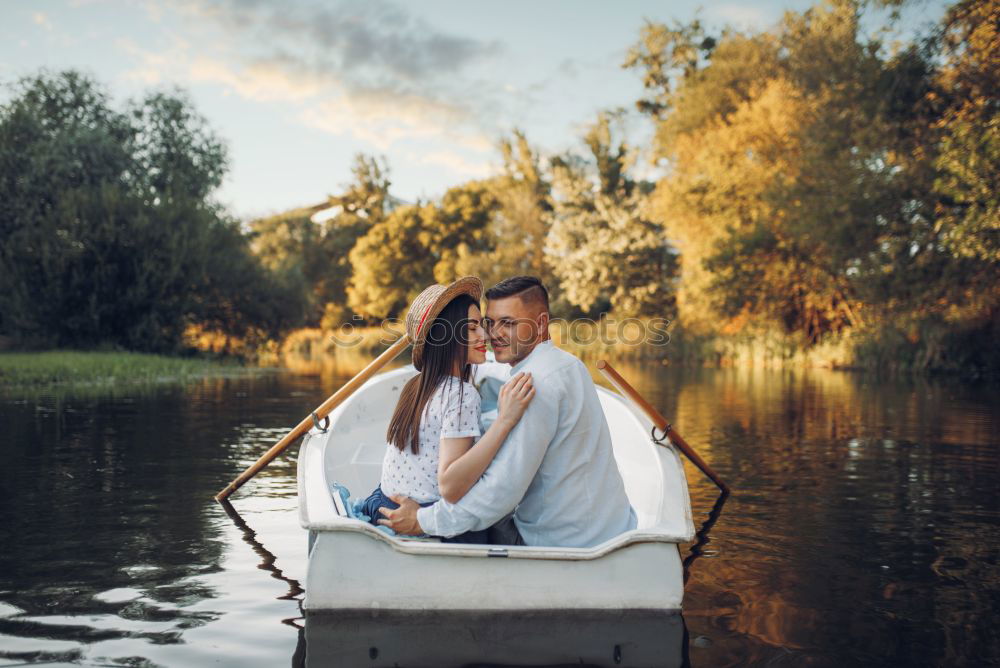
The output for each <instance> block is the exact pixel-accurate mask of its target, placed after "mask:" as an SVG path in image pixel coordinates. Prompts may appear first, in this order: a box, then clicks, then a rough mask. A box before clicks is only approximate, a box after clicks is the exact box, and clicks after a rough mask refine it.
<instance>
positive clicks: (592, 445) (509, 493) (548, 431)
mask: <svg viewBox="0 0 1000 668" xmlns="http://www.w3.org/2000/svg"><path fill="white" fill-rule="evenodd" d="M519 371H530V372H531V376H532V380H533V382H534V385H535V398H534V399H533V400H532V402H531V403H530V404H529V405H528V409H527V410H526V411H525V413H524V416H523V417H522V418H521V421H520V422H518V423H517V426H516V427H514V429H513V430H511V432H510V434H509V435H508V436H507V440H506V441H505V442H504V444H503V447H501V448H500V451H499V452H498V453H497V455H496V457H495V458H494V459H493V462H492V463H491V464H490V466H489V468H487V469H486V472H485V473H483V477H482V478H480V480H479V482H477V483H476V484H475V485H474V486H473V487H472V489H470V490H469V491H468V493H467V494H466V495H465V496H464V497H462V499H461V500H460V501H459V502H458V503H454V504H452V503H448V502H446V501H444V500H441V501H438V502H437V503H435V504H434V505H433V506H428V507H427V508H421V509H420V510H419V511H418V512H417V520H418V521H419V522H420V526H421V527H422V528H423V530H424V531H425V532H427V533H429V534H431V535H435V536H455V535H457V534H460V533H464V532H466V531H474V530H480V529H486V528H487V527H489V526H491V525H492V524H495V523H496V522H497V521H498V520H500V519H501V518H503V517H504V516H505V515H507V514H508V513H509V512H511V511H512V510H513V511H514V523H515V524H516V525H517V528H518V531H520V532H521V537H522V538H523V539H524V542H525V544H526V545H540V546H548V547H591V546H593V545H597V544H599V543H602V542H604V541H606V540H608V539H609V538H613V537H614V536H617V535H618V534H620V533H622V532H625V531H628V530H630V529H634V528H635V526H636V515H635V511H634V510H633V509H632V506H631V505H630V504H629V501H628V497H627V496H626V495H625V486H624V485H623V483H622V478H621V473H620V472H619V471H618V466H617V464H616V463H615V459H614V455H613V453H612V449H611V432H610V430H609V429H608V422H607V420H606V419H605V417H604V411H603V410H602V409H601V403H600V399H598V397H597V390H596V388H595V387H594V381H593V380H592V379H591V378H590V374H589V373H588V371H587V367H586V366H585V365H584V364H583V362H581V361H580V360H578V359H577V358H576V357H574V356H573V355H570V354H569V353H567V352H565V351H563V350H560V349H559V348H556V347H555V345H554V344H553V343H552V342H551V341H544V342H542V343H540V344H538V345H537V346H536V347H535V349H534V350H533V351H531V354H529V355H528V357H526V358H525V359H524V360H522V361H521V362H520V363H518V364H517V365H516V366H514V367H513V369H512V370H511V375H512V376H513V375H514V374H516V373H518V372H519Z"/></svg>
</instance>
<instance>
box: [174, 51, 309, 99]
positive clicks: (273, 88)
mask: <svg viewBox="0 0 1000 668" xmlns="http://www.w3.org/2000/svg"><path fill="white" fill-rule="evenodd" d="M188 75H189V77H190V79H191V80H192V81H196V82H210V83H220V84H223V85H225V86H227V87H228V88H229V89H231V90H233V91H235V92H237V93H239V94H240V95H241V96H243V97H245V98H247V99H250V100H256V101H258V102H280V101H284V102H301V101H303V100H306V99H309V98H313V97H316V96H317V95H319V94H321V93H322V92H323V91H324V89H325V87H326V85H327V82H325V81H324V80H323V78H322V77H318V76H315V75H312V74H310V73H308V72H294V71H289V70H288V69H286V68H285V67H284V66H283V63H281V62H280V61H274V60H270V61H268V60H260V61H256V62H249V63H246V64H245V65H243V66H241V67H238V68H236V67H233V66H232V65H230V64H229V63H227V62H225V61H223V60H217V59H214V58H210V57H207V56H197V57H195V59H194V60H192V61H191V62H190V64H189V65H188Z"/></svg>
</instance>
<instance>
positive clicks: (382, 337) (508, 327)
mask: <svg viewBox="0 0 1000 668" xmlns="http://www.w3.org/2000/svg"><path fill="white" fill-rule="evenodd" d="M471 322H473V321H471V320H463V321H461V322H460V323H458V324H459V327H458V328H456V330H457V331H458V332H461V333H462V334H463V339H464V334H465V332H466V331H467V325H468V324H470V323H471ZM520 325H524V326H520ZM483 327H484V329H485V330H486V334H487V337H488V338H497V339H503V340H505V341H509V342H513V343H526V342H528V341H531V340H534V336H535V333H536V332H537V327H538V325H537V323H536V322H535V321H534V320H531V319H527V318H524V319H521V320H509V321H505V322H503V323H490V322H489V321H484V322H483ZM374 328H375V327H374V326H373V325H368V324H366V322H365V321H364V319H362V318H361V317H360V316H354V317H353V318H352V320H351V322H346V323H344V324H342V325H341V326H340V327H339V328H338V329H337V330H335V331H334V332H333V333H332V334H331V335H330V338H331V339H332V340H333V342H334V343H335V344H336V345H337V347H338V348H353V347H356V346H360V345H362V344H363V343H365V342H370V341H371V330H372V329H374ZM669 328H670V320H668V319H666V318H621V319H619V318H612V317H607V318H599V319H597V320H595V319H593V318H574V319H572V320H567V319H566V318H552V319H551V320H549V335H550V336H551V337H552V338H553V339H555V340H556V341H566V342H572V343H574V344H576V345H581V346H588V345H594V344H600V345H602V346H608V347H637V346H665V345H667V344H668V343H670V331H669ZM378 329H379V330H380V334H379V341H378V343H379V344H380V345H383V346H388V345H391V344H392V343H394V342H395V341H396V340H398V339H399V337H401V336H403V335H404V334H405V333H406V325H405V323H404V321H403V320H401V319H399V318H387V319H385V320H383V321H382V322H381V323H380V324H379V325H378ZM455 333H456V331H453V330H452V326H451V325H450V324H449V323H446V322H443V321H441V320H437V321H435V326H434V327H431V328H430V329H429V330H428V331H427V333H426V336H427V337H428V340H429V341H431V342H435V343H443V342H444V341H446V340H447V339H448V338H449V337H452V336H454V335H455ZM520 338H523V339H524V341H519V339H520Z"/></svg>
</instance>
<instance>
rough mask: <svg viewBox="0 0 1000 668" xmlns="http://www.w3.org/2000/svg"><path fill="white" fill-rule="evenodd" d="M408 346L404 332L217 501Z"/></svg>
mask: <svg viewBox="0 0 1000 668" xmlns="http://www.w3.org/2000/svg"><path fill="white" fill-rule="evenodd" d="M408 345H410V339H409V338H407V337H406V336H405V335H404V336H403V337H402V338H400V339H399V340H398V341H396V342H395V343H394V344H392V345H391V346H390V347H389V349H388V350H386V351H385V352H384V353H382V354H381V355H379V356H378V357H376V358H375V359H374V360H372V363H371V364H369V365H368V366H366V367H365V368H364V369H362V370H361V371H360V372H358V375H356V376H355V377H354V378H351V379H350V380H349V381H347V383H345V384H344V386H343V387H341V388H340V389H339V390H337V391H336V392H334V393H333V394H331V395H330V396H329V398H327V400H326V401H324V402H323V403H322V404H320V405H319V408H317V409H316V410H315V411H313V412H312V413H310V414H309V415H307V416H306V417H305V418H303V420H302V422H300V423H299V424H298V426H296V427H295V429H292V430H291V431H290V432H288V433H287V434H286V435H285V437H284V438H283V439H281V440H280V441H278V442H277V443H275V444H274V445H273V446H271V449H270V450H268V451H267V452H265V453H264V454H263V455H262V456H261V458H260V459H258V460H257V461H255V462H254V463H253V464H251V465H250V466H249V467H248V468H247V470H246V471H244V472H243V473H241V474H240V475H239V477H237V478H236V480H233V481H232V482H231V483H229V485H228V486H227V487H226V488H225V489H224V490H222V491H221V492H219V493H218V494H216V495H215V500H216V501H222V500H223V499H225V498H227V497H228V496H229V495H230V494H232V493H233V492H235V491H236V490H238V489H239V488H240V487H242V486H243V483H245V482H246V481H247V480H249V479H250V478H252V477H254V476H255V475H257V473H258V472H259V471H260V470H261V469H262V468H264V467H265V466H267V465H268V464H270V463H271V460H273V459H274V458H275V457H277V456H278V455H280V454H281V453H282V452H284V451H285V448H287V447H288V446H289V445H291V444H292V443H294V442H295V441H296V439H298V438H299V436H302V435H303V434H304V433H306V432H307V431H309V428H310V427H312V426H313V424H315V421H318V420H322V419H323V418H325V417H326V416H327V415H329V414H330V412H331V411H332V410H333V409H334V408H336V407H337V406H339V405H340V404H342V403H343V402H344V400H345V399H347V398H348V397H349V396H351V395H352V394H354V392H355V390H357V389H358V388H359V387H361V385H363V384H364V382H365V381H366V380H368V379H369V378H371V377H372V376H374V375H375V374H376V373H377V372H378V370H379V369H381V368H382V367H384V366H385V365H386V364H388V363H389V362H391V361H392V360H394V359H396V357H398V356H399V354H400V353H401V352H403V351H404V350H406V346H408Z"/></svg>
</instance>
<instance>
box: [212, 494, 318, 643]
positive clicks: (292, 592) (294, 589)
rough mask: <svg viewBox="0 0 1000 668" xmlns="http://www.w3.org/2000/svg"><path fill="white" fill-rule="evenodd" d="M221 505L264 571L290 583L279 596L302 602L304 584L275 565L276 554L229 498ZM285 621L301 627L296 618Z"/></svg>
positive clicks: (220, 502)
mask: <svg viewBox="0 0 1000 668" xmlns="http://www.w3.org/2000/svg"><path fill="white" fill-rule="evenodd" d="M219 505H220V506H222V509H223V510H224V511H226V515H228V516H229V519H231V520H232V521H233V524H235V525H236V527H237V528H238V529H239V530H240V531H242V532H243V540H244V541H246V542H247V544H249V545H250V547H252V548H253V551H254V552H256V553H257V556H259V557H260V558H261V562H260V565H259V566H258V568H260V569H261V570H262V571H267V572H269V573H270V574H271V577H273V578H275V579H277V580H281V581H282V582H285V583H287V584H288V593H286V594H283V595H282V596H279V597H278V598H279V599H282V600H293V601H300V602H301V600H302V598H301V596H302V594H304V593H305V590H304V589H303V588H302V585H301V584H299V581H298V580H296V579H294V578H290V577H288V576H287V575H285V573H284V571H282V570H281V569H280V568H278V567H277V566H275V565H274V562H275V561H277V559H278V558H277V557H276V556H274V554H273V553H272V552H271V551H270V550H268V549H267V548H266V547H264V545H263V543H261V542H260V541H259V540H257V532H256V531H254V530H253V529H251V528H250V525H248V524H247V523H246V521H245V520H244V519H243V518H242V517H241V516H240V514H239V513H238V512H236V509H235V508H233V504H231V503H230V502H229V501H228V500H226V499H223V500H222V501H219ZM283 623H285V624H289V625H290V626H295V627H296V628H299V625H298V624H296V623H295V622H294V620H283Z"/></svg>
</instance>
